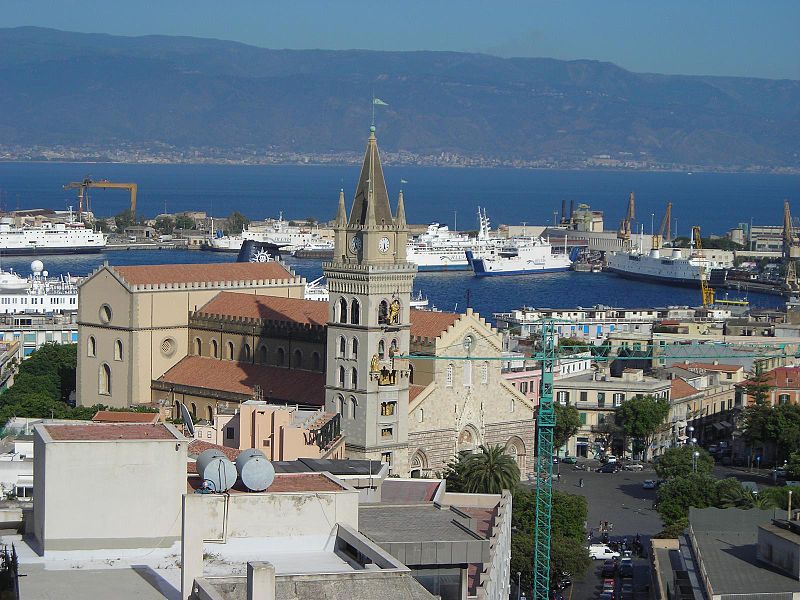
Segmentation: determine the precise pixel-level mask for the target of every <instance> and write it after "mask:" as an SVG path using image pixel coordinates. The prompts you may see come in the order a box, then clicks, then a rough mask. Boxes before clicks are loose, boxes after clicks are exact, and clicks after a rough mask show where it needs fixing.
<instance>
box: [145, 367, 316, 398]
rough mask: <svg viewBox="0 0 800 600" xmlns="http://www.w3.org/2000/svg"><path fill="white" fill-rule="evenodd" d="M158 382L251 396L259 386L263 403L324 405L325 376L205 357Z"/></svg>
mask: <svg viewBox="0 0 800 600" xmlns="http://www.w3.org/2000/svg"><path fill="white" fill-rule="evenodd" d="M158 381H159V382H163V383H167V384H174V385H183V386H189V387H195V388H203V389H208V390H217V391H222V392H228V393H231V394H241V395H243V396H252V395H253V392H254V390H255V386H257V385H258V386H261V390H262V391H263V394H264V399H265V400H278V401H282V402H290V403H293V404H295V403H296V404H302V405H307V406H324V405H325V375H324V374H323V373H317V372H314V371H300V370H296V369H286V368H282V367H267V366H264V365H254V364H250V363H244V362H237V361H233V360H219V359H216V358H208V357H205V356H186V357H184V358H182V359H181V360H180V361H179V362H178V364H176V365H175V366H174V367H172V368H171V369H170V370H169V371H167V372H166V373H164V374H163V375H162V376H161V377H159V379H158Z"/></svg>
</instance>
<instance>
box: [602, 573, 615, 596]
mask: <svg viewBox="0 0 800 600" xmlns="http://www.w3.org/2000/svg"><path fill="white" fill-rule="evenodd" d="M615 589H617V582H616V581H615V580H614V579H613V578H610V577H609V578H607V579H603V591H604V592H611V593H613V592H614V590H615Z"/></svg>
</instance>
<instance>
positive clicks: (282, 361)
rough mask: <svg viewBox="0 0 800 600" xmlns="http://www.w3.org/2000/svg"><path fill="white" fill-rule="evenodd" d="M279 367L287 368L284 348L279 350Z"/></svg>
mask: <svg viewBox="0 0 800 600" xmlns="http://www.w3.org/2000/svg"><path fill="white" fill-rule="evenodd" d="M278 366H279V367H283V366H286V351H285V350H284V349H283V348H278Z"/></svg>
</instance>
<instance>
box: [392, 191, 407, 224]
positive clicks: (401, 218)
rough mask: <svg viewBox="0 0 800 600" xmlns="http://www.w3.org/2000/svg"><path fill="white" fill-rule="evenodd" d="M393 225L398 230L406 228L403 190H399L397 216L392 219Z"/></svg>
mask: <svg viewBox="0 0 800 600" xmlns="http://www.w3.org/2000/svg"><path fill="white" fill-rule="evenodd" d="M394 224H395V227H397V228H398V229H405V228H406V205H405V203H404V202H403V190H400V196H399V197H398V198H397V215H396V216H395V218H394Z"/></svg>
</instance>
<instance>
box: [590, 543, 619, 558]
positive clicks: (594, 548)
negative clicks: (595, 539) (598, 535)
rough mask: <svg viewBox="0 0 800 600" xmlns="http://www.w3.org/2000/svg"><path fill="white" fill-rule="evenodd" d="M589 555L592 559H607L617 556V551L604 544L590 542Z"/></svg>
mask: <svg viewBox="0 0 800 600" xmlns="http://www.w3.org/2000/svg"><path fill="white" fill-rule="evenodd" d="M589 556H591V557H592V560H601V559H602V560H607V559H609V558H619V552H614V551H613V550H612V549H611V548H609V547H608V546H606V545H605V544H592V545H591V546H589Z"/></svg>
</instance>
